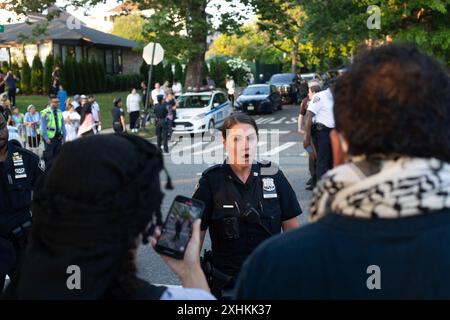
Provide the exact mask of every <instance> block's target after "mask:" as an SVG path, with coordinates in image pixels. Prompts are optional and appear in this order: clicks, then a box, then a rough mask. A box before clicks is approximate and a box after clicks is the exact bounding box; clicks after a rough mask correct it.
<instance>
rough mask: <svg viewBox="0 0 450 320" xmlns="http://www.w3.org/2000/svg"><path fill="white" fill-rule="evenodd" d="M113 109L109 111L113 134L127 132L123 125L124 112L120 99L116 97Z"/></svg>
mask: <svg viewBox="0 0 450 320" xmlns="http://www.w3.org/2000/svg"><path fill="white" fill-rule="evenodd" d="M113 104H114V107H113V109H112V111H111V114H112V121H113V123H112V127H113V130H114V132H115V133H121V132H127V126H126V123H125V112H123V109H122V99H121V98H120V97H117V98H115V99H114V101H113Z"/></svg>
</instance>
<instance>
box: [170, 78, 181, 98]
mask: <svg viewBox="0 0 450 320" xmlns="http://www.w3.org/2000/svg"><path fill="white" fill-rule="evenodd" d="M172 92H173V94H174V96H175V98H178V97H179V96H180V95H181V94H182V93H183V85H182V84H181V83H180V82H178V79H173V85H172Z"/></svg>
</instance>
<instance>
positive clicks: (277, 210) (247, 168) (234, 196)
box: [193, 113, 302, 298]
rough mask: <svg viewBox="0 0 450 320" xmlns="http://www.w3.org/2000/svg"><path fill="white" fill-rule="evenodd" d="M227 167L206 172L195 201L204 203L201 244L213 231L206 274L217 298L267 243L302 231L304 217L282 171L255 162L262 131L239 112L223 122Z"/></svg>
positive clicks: (222, 166) (207, 255) (263, 163)
mask: <svg viewBox="0 0 450 320" xmlns="http://www.w3.org/2000/svg"><path fill="white" fill-rule="evenodd" d="M222 138H223V139H222V142H223V144H224V146H225V149H226V152H227V155H228V156H227V159H226V160H225V161H224V163H223V164H219V165H215V166H213V167H211V168H209V169H207V170H206V171H205V172H203V175H202V177H201V179H200V181H199V183H198V185H197V188H196V191H195V193H194V196H193V197H194V198H196V199H200V200H202V201H204V202H205V211H204V213H203V216H202V226H201V229H202V234H201V240H202V244H203V241H204V239H205V234H206V230H207V229H208V228H209V234H210V236H211V242H212V251H211V252H209V253H205V257H204V259H203V269H204V271H205V274H206V276H207V279H208V282H209V284H210V287H211V292H212V293H213V294H214V295H215V296H216V297H218V298H220V297H223V293H224V290H228V289H231V288H232V287H233V285H234V280H235V278H236V276H237V275H238V273H239V270H240V268H241V266H242V264H243V262H244V260H245V259H246V258H247V256H248V255H250V253H251V252H252V251H253V250H254V249H255V248H256V247H257V246H258V245H259V244H260V243H261V242H263V241H264V240H265V239H267V238H269V237H271V236H272V235H275V234H277V233H280V232H281V228H283V230H284V231H286V230H289V229H294V228H297V227H299V221H298V218H297V216H298V215H299V214H300V213H301V212H302V211H301V208H300V205H299V203H298V201H297V198H296V195H295V192H294V190H293V189H292V187H291V185H290V184H289V182H288V181H287V179H286V177H285V176H284V174H283V173H282V172H281V170H279V169H278V167H276V166H275V165H274V164H272V163H270V162H262V163H260V162H256V161H254V159H255V156H256V149H257V144H258V128H257V126H256V123H255V121H254V120H253V118H251V117H250V116H248V115H246V114H243V113H235V114H233V115H231V116H230V117H228V118H227V119H225V122H224V125H223V127H222Z"/></svg>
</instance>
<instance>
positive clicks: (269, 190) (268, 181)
mask: <svg viewBox="0 0 450 320" xmlns="http://www.w3.org/2000/svg"><path fill="white" fill-rule="evenodd" d="M262 182H263V198H264V199H270V198H278V194H277V190H276V188H275V181H274V180H273V178H263V179H262Z"/></svg>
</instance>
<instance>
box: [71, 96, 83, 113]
mask: <svg viewBox="0 0 450 320" xmlns="http://www.w3.org/2000/svg"><path fill="white" fill-rule="evenodd" d="M71 104H72V105H73V108H74V109H75V110H76V111H77V112H78V111H80V112H81V109H80V96H79V95H78V94H76V95H74V96H73V100H72V102H71ZM80 112H78V114H80Z"/></svg>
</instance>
